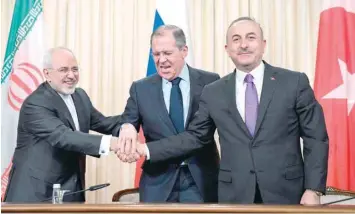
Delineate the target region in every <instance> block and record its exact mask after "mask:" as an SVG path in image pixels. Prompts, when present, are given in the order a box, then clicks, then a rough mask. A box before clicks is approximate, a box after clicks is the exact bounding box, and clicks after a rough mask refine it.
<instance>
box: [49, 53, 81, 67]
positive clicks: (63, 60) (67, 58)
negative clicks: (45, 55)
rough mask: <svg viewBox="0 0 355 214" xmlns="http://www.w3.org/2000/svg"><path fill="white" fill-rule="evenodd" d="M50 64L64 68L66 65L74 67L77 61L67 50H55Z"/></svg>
mask: <svg viewBox="0 0 355 214" xmlns="http://www.w3.org/2000/svg"><path fill="white" fill-rule="evenodd" d="M52 63H53V65H58V66H66V65H76V64H77V61H76V58H75V57H74V55H73V54H72V53H71V52H70V51H67V50H64V49H63V50H57V51H55V52H53V53H52Z"/></svg>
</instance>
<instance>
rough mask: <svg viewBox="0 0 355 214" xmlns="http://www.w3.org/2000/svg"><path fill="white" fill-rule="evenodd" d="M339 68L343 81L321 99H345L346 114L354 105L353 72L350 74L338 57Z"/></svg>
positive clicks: (354, 84)
mask: <svg viewBox="0 0 355 214" xmlns="http://www.w3.org/2000/svg"><path fill="white" fill-rule="evenodd" d="M338 63H339V68H340V72H341V77H342V79H343V83H342V84H341V85H339V86H338V87H337V88H335V89H333V90H332V91H330V92H329V93H328V94H326V95H325V96H324V97H322V99H346V100H347V107H348V115H350V112H351V110H352V109H353V108H354V105H355V73H353V74H351V73H350V72H349V69H348V67H347V65H346V63H345V62H344V61H342V60H341V59H338Z"/></svg>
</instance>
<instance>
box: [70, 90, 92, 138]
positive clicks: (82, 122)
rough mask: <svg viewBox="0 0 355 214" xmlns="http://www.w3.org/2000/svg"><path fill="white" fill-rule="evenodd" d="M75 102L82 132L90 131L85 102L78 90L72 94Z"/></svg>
mask: <svg viewBox="0 0 355 214" xmlns="http://www.w3.org/2000/svg"><path fill="white" fill-rule="evenodd" d="M72 98H73V102H74V105H75V109H76V114H77V116H78V121H79V126H80V131H82V132H88V131H89V130H88V128H87V126H86V124H87V121H86V118H87V117H86V116H85V109H84V103H83V100H82V99H81V97H80V95H79V93H78V92H77V91H75V92H74V94H72Z"/></svg>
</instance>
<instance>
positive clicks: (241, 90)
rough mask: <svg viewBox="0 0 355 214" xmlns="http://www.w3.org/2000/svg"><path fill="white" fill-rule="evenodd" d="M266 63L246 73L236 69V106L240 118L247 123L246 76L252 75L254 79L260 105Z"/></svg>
mask: <svg viewBox="0 0 355 214" xmlns="http://www.w3.org/2000/svg"><path fill="white" fill-rule="evenodd" d="M264 69H265V66H264V63H263V62H261V63H260V65H258V67H256V68H255V69H254V70H252V71H250V72H249V73H246V72H244V71H240V70H238V69H236V75H235V92H236V94H235V96H236V99H235V100H236V104H237V108H238V111H239V114H240V116H241V117H242V119H243V121H244V122H245V90H246V87H247V84H246V82H244V79H245V76H246V75H247V74H251V75H252V76H253V77H254V81H253V82H254V85H255V87H256V91H257V93H258V101H259V103H260V95H261V90H262V88H263V80H264Z"/></svg>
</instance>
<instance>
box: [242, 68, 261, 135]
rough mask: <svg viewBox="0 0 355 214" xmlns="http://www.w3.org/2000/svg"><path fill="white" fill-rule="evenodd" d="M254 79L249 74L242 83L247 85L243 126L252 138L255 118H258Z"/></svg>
mask: <svg viewBox="0 0 355 214" xmlns="http://www.w3.org/2000/svg"><path fill="white" fill-rule="evenodd" d="M253 79H254V77H253V76H252V75H251V74H247V75H246V76H245V79H244V82H245V83H246V84H247V87H246V90H245V124H246V125H247V127H248V130H249V132H250V134H251V135H252V136H254V134H255V133H254V132H255V126H256V118H257V116H258V105H259V102H258V92H257V91H256V87H255V84H254V82H253Z"/></svg>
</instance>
